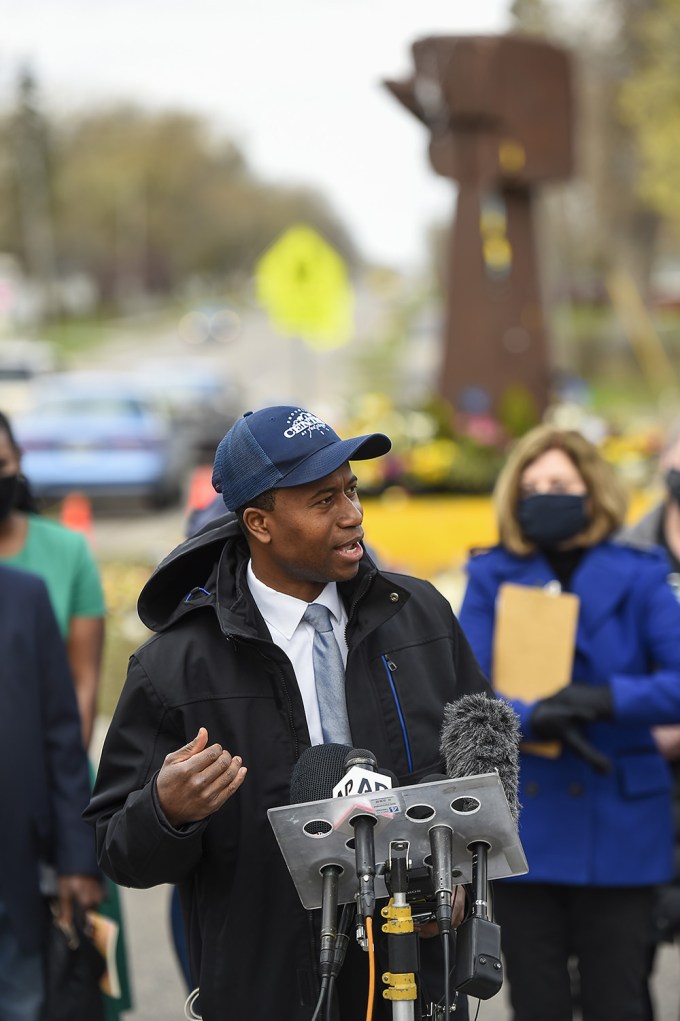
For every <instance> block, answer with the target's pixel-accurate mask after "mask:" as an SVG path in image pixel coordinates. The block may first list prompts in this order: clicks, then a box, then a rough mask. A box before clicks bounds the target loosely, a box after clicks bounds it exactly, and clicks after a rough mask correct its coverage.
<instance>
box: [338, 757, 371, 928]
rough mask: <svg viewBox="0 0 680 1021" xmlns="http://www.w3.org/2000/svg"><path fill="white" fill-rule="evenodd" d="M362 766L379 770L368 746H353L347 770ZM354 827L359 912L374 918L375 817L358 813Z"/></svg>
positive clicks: (353, 820)
mask: <svg viewBox="0 0 680 1021" xmlns="http://www.w3.org/2000/svg"><path fill="white" fill-rule="evenodd" d="M353 766H360V767H361V768H362V769H366V770H369V771H370V772H371V773H375V772H377V761H376V758H375V755H374V754H373V752H370V751H368V749H367V748H351V749H350V752H349V755H348V756H347V758H346V759H345V770H346V771H348V770H350V769H352V767H353ZM350 825H351V826H352V827H353V829H354V860H355V867H356V874H357V879H358V880H359V905H358V912H359V914H360V915H361V916H362V918H372V917H373V912H374V910H375V839H374V837H373V827H374V826H375V819H374V818H373V817H372V816H369V815H358V816H356V818H354V819H351V820H350Z"/></svg>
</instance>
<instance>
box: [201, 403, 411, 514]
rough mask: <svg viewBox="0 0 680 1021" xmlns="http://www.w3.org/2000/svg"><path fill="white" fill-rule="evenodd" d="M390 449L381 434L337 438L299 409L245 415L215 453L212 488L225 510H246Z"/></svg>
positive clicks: (289, 408) (318, 420)
mask: <svg viewBox="0 0 680 1021" xmlns="http://www.w3.org/2000/svg"><path fill="white" fill-rule="evenodd" d="M391 446H392V443H391V441H390V440H389V439H388V437H387V436H384V435H383V433H370V434H369V435H368V436H355V437H354V439H351V440H341V439H340V437H339V436H338V434H337V433H336V432H335V431H334V430H333V429H331V427H330V426H329V425H327V424H326V423H325V422H323V421H322V420H321V419H320V418H317V416H316V415H313V414H312V413H311V412H310V411H305V410H304V408H294V407H288V406H280V407H275V408H263V409H262V410H261V411H254V412H253V411H248V412H246V414H245V415H244V416H243V417H242V418H239V419H237V421H236V422H235V423H234V425H233V426H232V427H231V429H230V430H229V432H228V433H227V435H226V436H224V437H223V439H222V440H220V443H219V446H218V447H217V450H216V451H215V461H214V464H213V474H212V484H213V487H214V488H215V490H216V491H217V492H218V493H221V494H222V499H223V500H224V503H225V505H226V507H227V510H231V511H235V510H238V508H239V507H245V506H246V505H247V504H248V503H249V502H250V501H251V500H254V499H255V497H257V496H259V495H260V494H261V493H264V492H266V491H267V490H268V489H280V488H288V487H290V486H303V485H305V483H307V482H316V480H317V479H323V478H325V477H326V475H330V474H331V472H334V471H336V470H337V469H338V468H340V467H341V465H343V464H344V463H345V461H352V460H354V461H366V460H369V459H370V458H372V457H380V455H381V454H386V453H387V451H388V450H389V449H390V447H391Z"/></svg>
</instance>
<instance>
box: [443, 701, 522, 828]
mask: <svg viewBox="0 0 680 1021" xmlns="http://www.w3.org/2000/svg"><path fill="white" fill-rule="evenodd" d="M519 740H520V731H519V718H518V716H517V713H516V712H515V710H514V709H513V708H512V706H511V705H509V704H508V703H507V702H504V701H503V700H502V699H500V698H489V697H488V696H487V695H482V694H474V695H463V697H462V698H459V699H458V701H457V702H449V703H448V705H446V706H445V708H444V723H443V726H442V730H441V742H440V750H441V752H442V754H443V756H444V759H445V760H446V775H447V776H448V777H449V778H454V777H458V776H475V775H477V774H478V773H493V772H496V773H498V776H499V778H500V781H501V785H502V787H503V791H504V792H505V797H506V798H507V801H508V807H509V809H510V813H511V815H512V818H513V821H514V822H515V823H517V820H518V818H519V808H520V805H519V800H518V795H517V787H518V784H519Z"/></svg>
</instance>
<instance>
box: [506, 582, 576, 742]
mask: <svg viewBox="0 0 680 1021" xmlns="http://www.w3.org/2000/svg"><path fill="white" fill-rule="evenodd" d="M578 613H579V598H578V596H576V595H574V594H573V593H572V592H562V591H560V590H558V589H556V588H555V589H552V588H550V587H546V588H538V587H535V586H528V585H514V584H512V583H511V582H505V583H504V584H503V585H501V586H500V588H499V590H498V596H497V600H496V623H495V628H494V641H493V675H492V676H493V681H494V687H495V689H496V691H498V693H499V694H501V695H504V696H505V697H506V698H516V699H521V700H522V701H526V702H535V701H536V700H537V699H540V698H547V697H548V696H550V695H554V694H555V692H557V691H559V690H560V689H561V688H564V687H566V685H567V684H569V682H570V680H571V673H572V669H573V664H574V648H575V644H576V628H577V625H578ZM521 747H522V750H523V751H526V752H530V753H531V754H533V755H544V756H547V757H548V758H557V756H558V755H559V754H560V752H561V750H562V746H561V744H560V742H559V741H537V742H533V741H532V742H523V743H522V745H521Z"/></svg>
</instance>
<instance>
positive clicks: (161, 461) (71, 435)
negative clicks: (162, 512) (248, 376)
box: [14, 374, 188, 507]
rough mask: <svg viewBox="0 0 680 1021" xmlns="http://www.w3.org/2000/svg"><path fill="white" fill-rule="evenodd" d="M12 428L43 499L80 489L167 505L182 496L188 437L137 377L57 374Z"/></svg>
mask: <svg viewBox="0 0 680 1021" xmlns="http://www.w3.org/2000/svg"><path fill="white" fill-rule="evenodd" d="M14 427H15V432H16V436H17V440H18V442H19V444H20V446H21V449H22V452H23V457H22V468H23V471H24V474H25V475H26V477H27V478H28V480H29V482H30V484H31V488H32V490H33V492H34V493H35V495H36V496H38V497H40V498H42V499H45V500H48V501H49V500H52V499H61V498H62V497H64V496H66V495H67V494H68V493H71V492H80V493H84V494H85V495H87V496H89V497H99V496H106V497H109V496H115V497H126V498H133V499H142V500H144V501H145V502H147V503H149V504H150V505H152V506H154V507H164V506H170V505H172V504H176V503H177V502H179V500H180V499H181V497H182V493H183V489H184V484H185V479H186V474H187V470H188V465H187V455H186V443H185V441H184V438H183V437H182V436H181V435H180V434H178V432H177V430H175V429H174V428H173V426H172V423H171V422H170V421H169V420H168V419H167V418H166V417H165V416H164V415H163V414H162V413H161V412H160V411H159V410H157V409H156V408H155V406H154V404H153V403H152V402H151V401H149V400H148V398H146V397H145V396H144V395H143V394H142V393H140V392H139V391H138V388H137V387H136V385H135V383H134V380H129V381H128V380H127V379H120V378H112V377H108V376H99V375H97V376H94V377H93V376H90V375H89V374H82V375H80V374H63V375H61V376H60V375H56V376H53V377H52V378H51V380H50V383H49V385H48V386H47V387H45V388H42V390H41V391H39V393H38V394H37V396H36V399H35V402H34V404H33V406H32V407H31V409H30V411H27V412H26V413H24V414H22V415H19V416H17V418H16V419H15V420H14Z"/></svg>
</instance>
